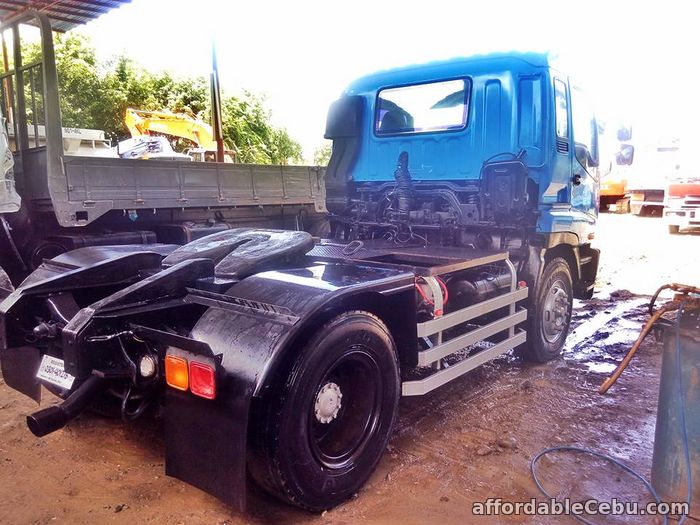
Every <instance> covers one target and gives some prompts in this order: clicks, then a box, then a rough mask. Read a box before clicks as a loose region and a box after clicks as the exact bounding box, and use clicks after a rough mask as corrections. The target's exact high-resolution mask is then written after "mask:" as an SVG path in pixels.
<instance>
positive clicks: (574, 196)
mask: <svg viewBox="0 0 700 525" xmlns="http://www.w3.org/2000/svg"><path fill="white" fill-rule="evenodd" d="M569 94H570V98H571V106H570V108H571V121H572V128H573V129H572V132H573V139H574V140H573V143H574V159H573V164H572V172H571V175H572V176H571V207H572V209H573V210H574V211H575V212H579V213H580V214H581V215H579V216H578V217H577V218H576V219H575V220H577V221H581V220H583V221H585V222H591V221H595V218H596V216H597V215H598V192H599V188H600V184H599V180H598V164H599V153H598V125H597V123H596V120H595V117H594V116H593V111H592V110H591V107H590V105H589V104H588V102H587V100H586V97H585V94H584V93H583V91H582V90H581V89H579V88H578V87H576V86H570V89H569Z"/></svg>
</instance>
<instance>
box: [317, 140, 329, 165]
mask: <svg viewBox="0 0 700 525" xmlns="http://www.w3.org/2000/svg"><path fill="white" fill-rule="evenodd" d="M332 152H333V143H332V142H331V141H329V140H327V141H325V142H324V143H323V144H321V145H320V146H318V147H317V148H316V149H315V150H314V164H315V165H316V166H328V162H329V161H330V160H331V153H332Z"/></svg>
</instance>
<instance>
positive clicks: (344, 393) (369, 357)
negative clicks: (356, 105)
mask: <svg viewBox="0 0 700 525" xmlns="http://www.w3.org/2000/svg"><path fill="white" fill-rule="evenodd" d="M400 384H401V383H400V379H399V365H398V361H397V356H396V347H395V345H394V341H393V339H392V337H391V335H390V333H389V330H388V329H387V327H386V326H385V325H384V323H382V321H381V320H380V319H378V318H377V317H375V316H374V315H372V314H370V313H368V312H362V311H352V312H346V313H343V314H341V315H339V316H338V317H336V318H334V319H333V320H331V321H330V322H329V323H328V324H326V325H325V326H324V327H323V328H321V329H320V330H319V331H317V332H316V334H315V335H314V336H313V337H312V338H311V339H310V340H309V342H308V343H307V344H306V345H305V346H304V347H303V348H302V350H301V352H300V353H299V355H298V357H297V358H296V360H295V362H294V364H293V365H292V368H291V370H290V372H289V374H288V376H287V378H286V381H285V382H284V384H283V385H282V386H281V387H280V388H277V389H275V388H272V389H271V390H272V391H273V392H271V394H270V395H268V396H267V399H266V400H263V403H262V406H261V407H260V408H261V410H260V412H259V413H258V415H257V417H256V421H255V427H254V435H253V436H252V443H251V454H250V461H249V464H248V468H249V471H250V473H251V475H252V476H253V478H254V479H255V480H256V481H257V482H258V484H260V485H261V486H262V487H263V488H264V489H265V490H267V491H268V492H270V493H271V494H273V495H274V496H276V497H277V498H279V499H281V500H282V501H284V502H286V503H291V504H292V505H296V506H298V507H302V508H305V509H308V510H312V511H322V510H326V509H329V508H332V507H335V506H336V505H338V504H340V503H342V502H343V501H345V500H347V499H348V498H350V497H351V496H352V495H353V494H355V493H356V492H357V491H358V490H359V489H360V487H362V485H363V484H364V483H365V481H366V480H367V478H369V476H370V475H371V474H372V472H373V471H374V469H375V467H376V465H377V463H378V462H379V459H380V458H381V456H382V453H383V451H384V449H385V448H386V444H387V441H388V440H389V436H390V435H391V431H392V429H393V426H394V421H395V419H396V411H397V407H398V401H399V396H400Z"/></svg>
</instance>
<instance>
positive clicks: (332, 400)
mask: <svg viewBox="0 0 700 525" xmlns="http://www.w3.org/2000/svg"><path fill="white" fill-rule="evenodd" d="M342 398H343V393H342V392H341V391H340V387H339V386H338V385H336V384H335V383H332V382H328V383H326V384H325V385H323V388H321V390H320V391H319V392H318V395H317V396H316V403H315V404H314V412H315V414H316V419H317V420H318V422H319V423H324V424H327V423H330V422H331V421H333V420H334V419H335V418H336V417H338V412H339V411H340V407H341V406H342V403H341V399H342Z"/></svg>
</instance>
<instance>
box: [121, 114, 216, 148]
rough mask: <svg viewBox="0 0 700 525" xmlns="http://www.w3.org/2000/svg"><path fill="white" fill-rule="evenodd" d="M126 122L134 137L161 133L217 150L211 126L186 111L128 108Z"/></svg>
mask: <svg viewBox="0 0 700 525" xmlns="http://www.w3.org/2000/svg"><path fill="white" fill-rule="evenodd" d="M124 123H125V124H126V126H127V127H128V128H129V132H130V133H131V136H132V137H140V136H143V135H150V134H151V133H161V134H163V135H170V136H173V137H180V138H183V139H188V140H191V141H192V142H194V143H195V144H197V146H199V147H200V148H203V149H204V150H208V151H209V150H213V151H216V141H215V140H214V135H213V131H212V128H211V126H210V125H209V124H207V123H205V122H202V121H201V120H197V119H194V118H192V117H190V116H189V115H186V114H184V113H170V112H166V111H144V110H140V109H133V108H128V109H127V110H126V116H125V117H124Z"/></svg>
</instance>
